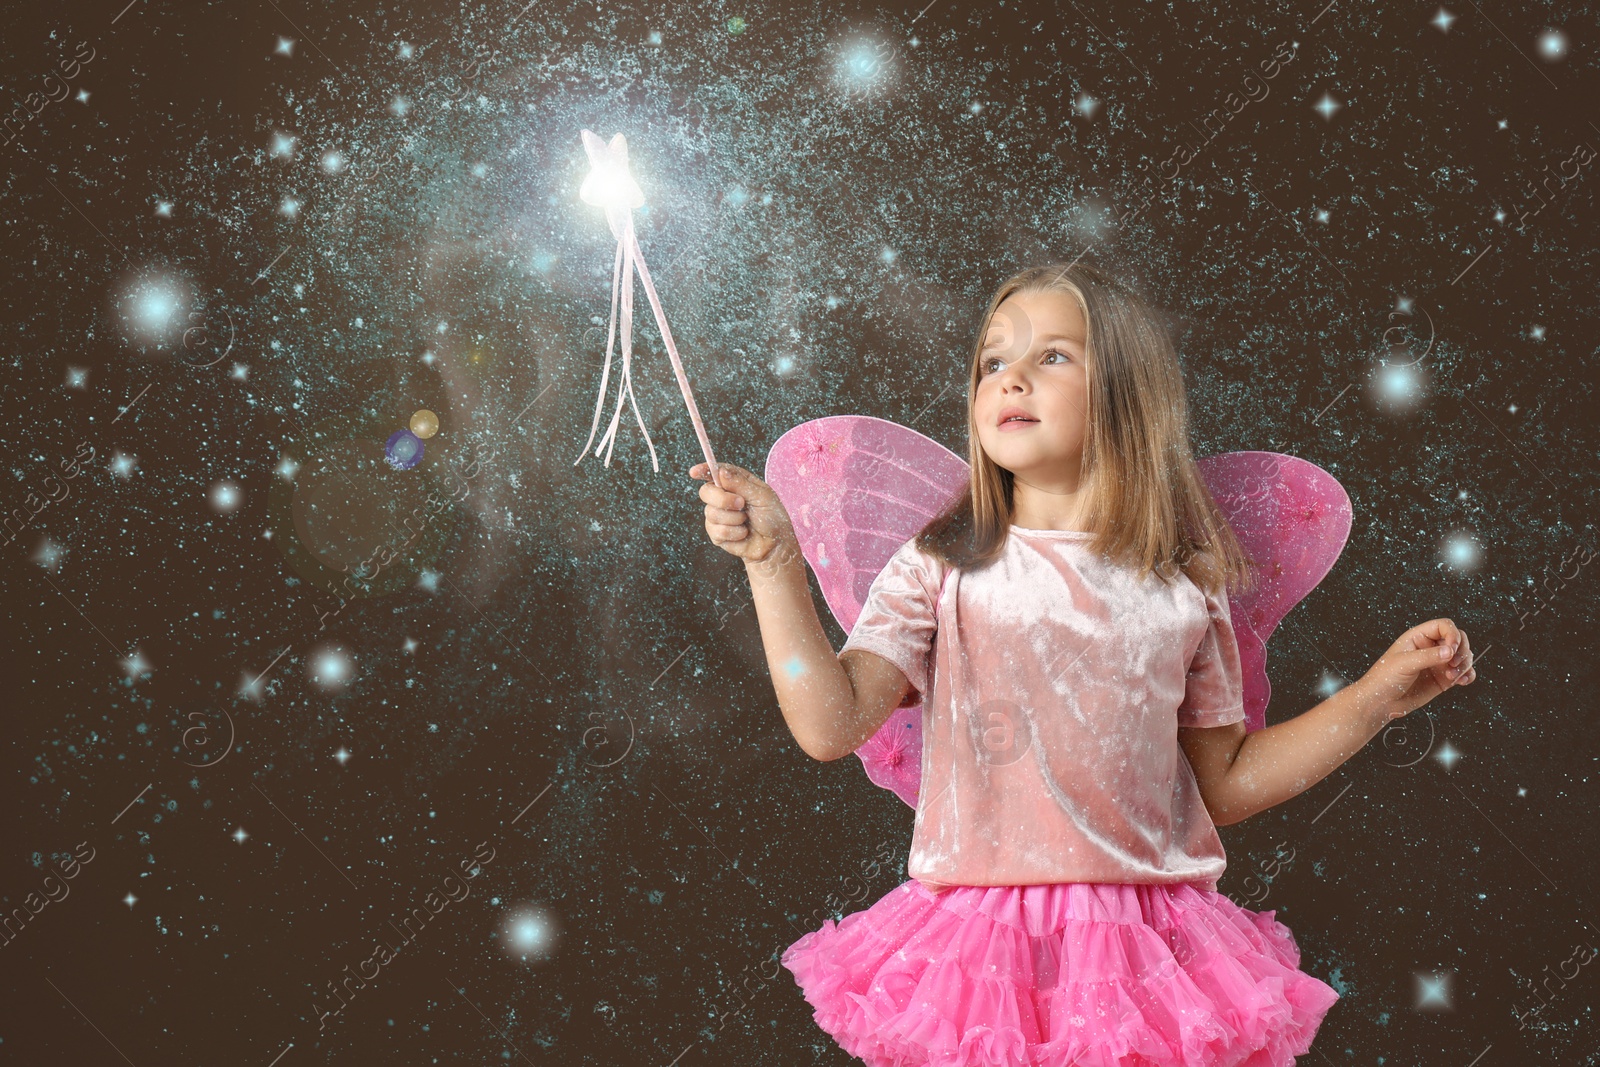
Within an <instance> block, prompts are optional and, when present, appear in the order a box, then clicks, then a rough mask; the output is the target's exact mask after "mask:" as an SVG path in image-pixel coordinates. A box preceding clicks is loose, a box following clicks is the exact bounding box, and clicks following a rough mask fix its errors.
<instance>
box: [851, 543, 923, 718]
mask: <svg viewBox="0 0 1600 1067" xmlns="http://www.w3.org/2000/svg"><path fill="white" fill-rule="evenodd" d="M942 566H943V565H942V564H941V562H940V561H939V560H938V559H937V558H936V557H933V556H931V555H928V554H927V553H925V552H923V551H922V550H920V549H919V548H917V545H916V539H915V538H912V539H911V540H910V541H907V542H906V543H905V544H903V545H901V546H900V547H899V548H898V549H897V550H896V551H895V554H894V555H893V556H891V557H889V562H888V563H886V564H884V567H883V570H881V571H879V572H878V576H877V577H876V578H874V579H873V580H872V585H871V586H870V587H869V588H868V589H867V597H866V600H865V602H864V603H863V604H862V605H861V615H860V617H859V618H857V619H856V624H855V627H854V628H853V629H852V630H851V631H850V636H849V638H848V639H846V640H845V643H844V647H843V648H841V649H840V650H839V654H840V655H843V654H844V653H846V652H848V651H850V650H851V649H860V650H862V651H863V652H872V653H874V654H876V655H879V656H882V657H883V658H884V659H886V660H888V661H889V662H890V663H893V664H894V665H895V666H896V667H899V668H900V671H901V673H903V674H904V675H905V676H906V680H907V681H909V682H910V683H911V689H910V691H908V692H907V693H906V695H905V696H904V697H903V698H901V700H900V703H899V704H897V705H895V706H896V707H897V708H909V707H912V706H914V705H917V704H920V703H922V700H923V697H924V696H925V695H926V693H927V692H928V686H929V683H930V681H931V678H930V671H929V664H930V663H931V662H932V658H933V638H934V633H935V632H936V631H937V630H938V619H937V618H936V616H935V606H936V604H937V602H938V596H939V588H940V585H941V582H942V577H943V575H942Z"/></svg>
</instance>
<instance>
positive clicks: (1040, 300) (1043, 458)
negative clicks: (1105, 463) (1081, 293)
mask: <svg viewBox="0 0 1600 1067" xmlns="http://www.w3.org/2000/svg"><path fill="white" fill-rule="evenodd" d="M1088 336H1089V327H1088V323H1086V322H1085V321H1084V318H1083V313H1082V312H1080V311H1079V310H1078V302H1077V301H1076V300H1074V299H1073V297H1072V295H1071V294H1070V293H1027V294H1021V293H1013V294H1012V295H1010V296H1008V297H1006V299H1005V300H1003V301H1001V303H1000V306H999V307H997V308H996V309H995V313H994V318H993V319H992V320H991V322H990V326H989V333H988V335H987V336H986V337H985V338H984V347H983V351H982V354H981V355H980V356H979V365H978V374H979V377H978V386H977V389H976V391H975V392H974V394H973V401H972V416H973V421H974V422H975V423H976V424H977V427H978V442H979V444H980V445H982V447H983V451H984V452H985V453H986V454H987V455H988V456H989V458H990V459H992V460H994V462H995V463H997V464H999V465H1000V466H1001V467H1004V468H1005V469H1006V470H1008V471H1010V472H1011V473H1012V474H1014V475H1016V476H1017V477H1018V478H1020V479H1022V480H1023V481H1025V482H1027V483H1029V484H1032V485H1036V486H1038V487H1040V488H1044V489H1051V490H1055V491H1062V492H1073V491H1076V490H1077V488H1078V476H1079V473H1080V470H1081V462H1082V458H1083V442H1084V437H1085V435H1086V433H1087V429H1088V411H1089V382H1088V374H1087V372H1088V363H1087V358H1086V357H1087V347H1088ZM1019 411H1020V412H1021V413H1022V414H1024V415H1026V416H1028V417H1029V418H1030V419H1032V420H1033V421H1031V422H1009V423H1002V420H1003V419H1005V418H1006V417H1007V416H1008V415H1012V414H1016V413H1017V412H1019Z"/></svg>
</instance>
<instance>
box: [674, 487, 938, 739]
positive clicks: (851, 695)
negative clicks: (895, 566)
mask: <svg viewBox="0 0 1600 1067" xmlns="http://www.w3.org/2000/svg"><path fill="white" fill-rule="evenodd" d="M717 471H718V476H719V480H720V481H721V482H722V484H723V485H724V486H726V487H727V488H719V487H718V486H716V485H714V484H712V483H711V482H710V481H709V480H707V481H706V484H704V485H702V486H701V487H700V498H701V499H702V500H704V501H705V502H706V532H707V534H708V535H710V537H711V539H712V541H713V542H715V543H716V544H717V545H719V546H720V547H722V548H723V549H725V550H726V551H728V552H730V553H732V554H733V555H736V556H739V557H740V558H742V559H743V560H744V563H745V573H746V575H748V576H749V578H750V594H751V596H752V598H753V599H754V601H755V606H756V618H757V620H758V621H759V623H760V626H761V640H762V643H763V644H764V645H765V646H766V652H767V669H768V670H769V671H771V673H772V687H773V689H774V690H775V691H776V693H777V696H778V707H779V708H780V709H781V710H782V711H783V718H784V721H785V722H787V723H788V724H789V732H790V733H792V734H793V735H794V739H795V740H796V741H798V742H799V743H800V747H801V748H802V749H803V750H804V751H805V753H806V755H808V756H811V757H812V758H813V759H818V760H835V759H838V758H839V757H841V756H847V755H849V754H850V753H852V752H854V751H855V750H856V749H857V748H860V747H861V744H862V742H864V741H866V740H867V738H869V737H871V736H872V735H873V734H874V733H875V732H877V729H878V727H880V726H882V725H883V723H884V722H885V721H886V720H887V719H888V718H889V715H890V714H891V713H892V712H893V711H894V709H895V707H896V706H897V705H898V704H899V703H900V700H901V698H902V697H904V695H905V693H906V690H907V689H909V688H910V687H911V683H910V681H909V680H908V679H907V678H906V676H905V674H904V673H903V672H902V671H901V670H900V668H899V667H896V666H895V665H894V664H892V663H890V662H889V661H888V660H886V659H884V658H882V657H881V656H877V655H874V654H873V653H870V652H866V651H863V650H852V651H850V652H848V653H846V654H845V655H844V656H843V657H842V658H841V657H840V656H839V655H837V654H836V653H835V652H834V651H833V646H832V645H831V644H829V643H828V635H827V634H826V633H824V632H823V629H822V620H821V619H820V618H819V617H818V615H817V606H816V602H815V601H814V600H813V599H812V597H811V584H810V579H809V578H808V577H807V576H806V565H805V557H804V556H803V555H801V552H800V542H799V540H798V538H796V537H795V534H794V527H793V525H792V524H791V523H790V522H789V517H788V515H787V513H785V511H784V509H783V504H782V503H781V502H780V501H779V500H778V496H777V494H776V493H774V492H773V491H772V488H771V487H770V486H768V485H767V484H766V483H765V482H763V481H762V480H761V479H759V478H757V477H756V476H755V475H753V474H751V473H750V472H749V471H747V470H744V469H743V468H740V467H734V466H732V465H730V464H726V463H718V464H717ZM705 472H706V465H705V464H703V463H700V464H696V465H695V466H694V467H692V468H690V471H689V473H690V475H691V476H693V477H696V478H701V479H705V478H706V473H705Z"/></svg>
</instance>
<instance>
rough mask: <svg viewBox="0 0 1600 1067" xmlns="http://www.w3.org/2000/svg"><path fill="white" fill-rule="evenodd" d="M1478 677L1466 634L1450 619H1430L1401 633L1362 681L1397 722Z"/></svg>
mask: <svg viewBox="0 0 1600 1067" xmlns="http://www.w3.org/2000/svg"><path fill="white" fill-rule="evenodd" d="M1477 677H1478V672H1477V671H1476V670H1474V669H1473V666H1472V645H1471V644H1470V643H1469V642H1468V641H1467V633H1466V631H1465V630H1461V629H1457V627H1456V624H1455V623H1453V622H1451V621H1450V620H1449V619H1430V620H1429V621H1427V622H1425V623H1423V624H1422V625H1421V626H1414V627H1412V628H1411V629H1409V630H1407V631H1406V632H1405V633H1403V634H1401V635H1400V639H1399V640H1398V641H1396V642H1395V643H1394V644H1392V645H1390V646H1389V650H1388V651H1387V652H1385V653H1384V654H1383V655H1381V656H1379V657H1378V662H1376V663H1374V664H1373V665H1372V669H1371V670H1369V671H1367V673H1366V674H1365V675H1363V676H1362V678H1361V682H1362V684H1365V685H1368V686H1370V687H1372V688H1373V689H1374V690H1375V691H1376V692H1377V693H1379V694H1380V696H1381V698H1382V699H1383V700H1384V702H1385V712H1386V714H1387V717H1388V718H1390V719H1397V718H1399V717H1400V716H1402V715H1406V714H1409V713H1410V712H1412V711H1415V710H1416V709H1417V708H1420V707H1422V705H1424V704H1426V703H1427V702H1428V701H1430V700H1432V699H1433V698H1434V697H1436V696H1438V695H1439V694H1440V693H1442V692H1444V691H1445V690H1446V689H1449V688H1450V687H1451V686H1456V685H1469V684H1471V683H1472V681H1473V680H1474V679H1476V678H1477Z"/></svg>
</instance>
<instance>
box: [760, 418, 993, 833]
mask: <svg viewBox="0 0 1600 1067" xmlns="http://www.w3.org/2000/svg"><path fill="white" fill-rule="evenodd" d="M763 477H764V479H765V481H766V482H767V484H768V485H770V486H772V488H773V490H774V491H775V492H776V493H777V494H778V498H779V499H780V500H782V501H783V506H784V508H785V509H786V510H787V511H788V512H789V517H790V519H792V520H793V522H794V528H795V533H796V534H797V535H798V537H799V540H800V550H801V552H802V553H803V554H804V556H805V558H806V562H807V563H809V564H810V565H811V570H812V572H813V573H814V574H816V576H817V583H818V584H819V585H820V586H821V587H822V596H823V599H825V600H826V601H827V602H828V608H829V610H831V611H832V612H833V617H834V618H835V619H837V620H838V622H839V625H840V626H841V627H843V628H844V631H845V632H846V633H849V632H850V631H851V630H853V629H854V628H855V624H856V619H858V618H859V617H860V615H861V606H862V604H864V603H865V602H866V597H867V591H868V590H869V589H870V588H871V586H872V580H873V579H874V578H876V577H877V576H878V574H879V572H880V571H882V570H883V567H884V564H886V563H888V562H889V557H890V556H892V555H894V553H895V550H896V549H898V548H899V547H900V546H901V545H903V544H905V543H906V542H907V541H909V540H910V539H911V538H912V537H914V536H916V534H917V533H918V532H920V531H921V530H922V528H923V527H924V526H926V525H927V524H928V522H929V520H930V519H932V518H933V517H934V516H935V515H937V514H939V512H941V511H943V510H944V508H945V507H946V506H948V505H949V504H950V502H951V501H953V500H954V499H955V498H956V497H958V496H960V495H961V493H962V491H963V490H964V489H965V488H966V484H967V464H966V462H965V461H964V460H962V459H961V457H959V456H957V455H956V454H955V453H954V452H951V451H950V450H949V449H948V448H945V447H944V446H943V445H941V444H939V443H938V442H937V441H935V440H933V439H932V438H930V437H926V436H924V435H923V434H920V433H918V432H917V431H915V430H913V429H910V428H909V427H906V426H901V425H900V424H899V423H895V422H890V421H888V420H887V419H878V418H873V417H872V416H870V415H834V416H829V417H827V418H821V419H813V420H811V421H809V422H804V423H801V424H800V425H799V426H796V427H795V428H794V429H792V430H790V431H789V432H788V433H786V434H784V435H783V436H782V437H780V438H778V440H777V441H776V442H775V443H774V444H773V446H772V450H771V451H770V452H769V453H768V454H767V466H766V472H765V474H764V475H763ZM856 755H858V756H860V757H861V762H862V763H863V765H864V766H865V767H866V771H867V777H869V778H870V779H872V781H873V782H875V783H876V784H878V785H880V786H883V787H884V788H885V789H889V790H892V791H893V792H894V793H895V794H896V795H897V796H899V797H900V799H901V800H903V801H905V802H906V803H907V804H909V805H911V806H912V807H913V808H914V807H916V795H917V783H918V781H919V779H920V777H921V774H922V708H921V706H920V705H915V706H912V707H909V708H900V709H898V710H897V711H895V713H894V714H893V715H891V716H889V719H888V721H887V722H885V723H884V724H883V726H882V727H880V728H879V730H878V732H877V733H875V734H873V735H872V737H870V738H869V739H868V740H867V741H866V743H865V744H863V745H862V746H861V747H860V748H859V749H857V750H856Z"/></svg>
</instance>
